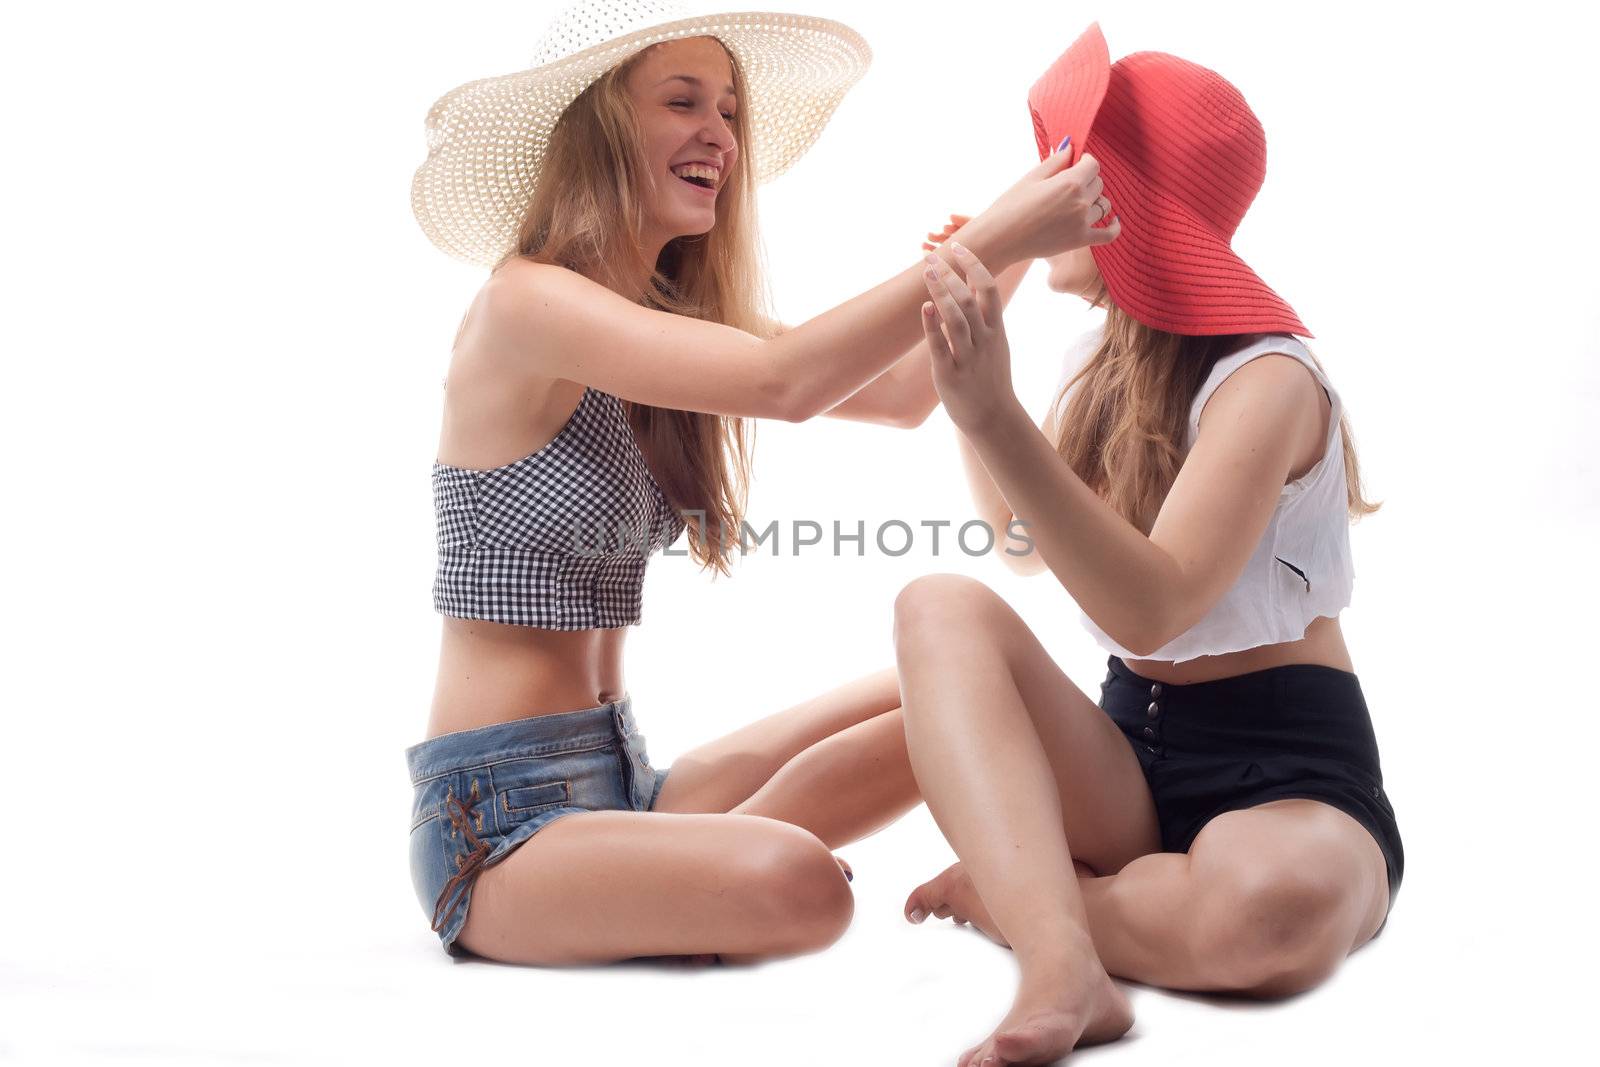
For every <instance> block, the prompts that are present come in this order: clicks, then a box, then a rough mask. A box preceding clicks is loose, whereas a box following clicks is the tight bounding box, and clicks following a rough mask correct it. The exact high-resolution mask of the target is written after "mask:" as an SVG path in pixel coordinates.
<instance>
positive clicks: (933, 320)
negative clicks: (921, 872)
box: [907, 303, 956, 923]
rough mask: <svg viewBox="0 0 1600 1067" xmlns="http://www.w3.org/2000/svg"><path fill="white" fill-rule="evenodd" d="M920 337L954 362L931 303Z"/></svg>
mask: <svg viewBox="0 0 1600 1067" xmlns="http://www.w3.org/2000/svg"><path fill="white" fill-rule="evenodd" d="M922 336H923V337H924V338H926V339H927V342H928V351H929V353H931V354H932V356H933V358H934V361H935V362H937V361H939V360H941V359H947V360H951V361H954V360H955V358H956V357H955V355H954V354H953V353H951V351H950V344H949V342H948V341H946V340H945V337H944V331H943V330H941V329H940V328H939V313H938V312H937V311H935V310H934V307H933V304H932V303H924V304H923V305H922ZM926 914H927V913H926V912H923V911H922V910H921V909H920V908H917V909H914V910H912V911H911V912H910V913H909V914H908V915H907V918H909V919H910V920H911V921H912V922H914V923H919V922H921V921H922V920H923V917H924V916H925V915H926Z"/></svg>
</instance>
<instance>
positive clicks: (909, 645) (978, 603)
mask: <svg viewBox="0 0 1600 1067" xmlns="http://www.w3.org/2000/svg"><path fill="white" fill-rule="evenodd" d="M998 599H999V598H998V597H997V596H996V595H995V593H994V591H993V590H991V589H990V588H989V587H988V586H986V585H984V584H983V583H982V582H980V581H978V580H977V579H974V578H968V577H966V576H964V575H960V574H927V575H924V576H922V577H921V578H917V579H915V580H913V581H912V582H911V583H910V584H908V585H907V586H906V587H905V588H904V589H902V590H900V595H899V596H897V597H895V601H894V642H895V648H896V650H897V651H900V652H905V651H908V650H911V649H913V648H914V647H915V646H916V645H917V644H918V643H919V642H922V641H925V640H927V639H929V638H938V637H939V636H941V635H943V634H945V633H947V632H948V631H949V630H951V629H953V628H958V627H959V628H963V629H965V630H967V631H968V632H969V634H970V630H971V626H972V621H973V619H974V618H975V617H977V616H979V615H981V614H982V613H983V612H984V611H986V610H987V609H989V608H990V607H991V606H992V605H993V604H994V603H995V602H996V601H997V600H998Z"/></svg>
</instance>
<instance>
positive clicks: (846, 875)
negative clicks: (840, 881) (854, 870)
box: [844, 871, 856, 882]
mask: <svg viewBox="0 0 1600 1067" xmlns="http://www.w3.org/2000/svg"><path fill="white" fill-rule="evenodd" d="M844 880H845V881H847V882H853V881H855V880H856V876H855V875H853V874H851V873H850V872H849V871H845V872H844Z"/></svg>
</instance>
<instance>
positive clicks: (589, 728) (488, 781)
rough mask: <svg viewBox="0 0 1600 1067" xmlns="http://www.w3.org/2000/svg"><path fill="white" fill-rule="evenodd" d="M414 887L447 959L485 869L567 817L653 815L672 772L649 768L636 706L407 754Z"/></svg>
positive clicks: (454, 737) (554, 718) (503, 727)
mask: <svg viewBox="0 0 1600 1067" xmlns="http://www.w3.org/2000/svg"><path fill="white" fill-rule="evenodd" d="M406 764H407V766H409V768H410V770H411V784H412V787H413V797H412V804H411V884H412V886H413V887H414V888H415V889H416V892H417V902H418V903H420V904H421V905H422V910H423V912H424V913H425V914H427V915H428V917H429V921H430V922H431V923H432V927H433V930H434V931H435V932H436V933H437V934H438V935H439V940H440V941H441V942H442V943H443V944H444V949H445V951H446V952H448V953H450V954H451V955H452V956H463V955H467V954H468V953H467V952H466V950H465V949H463V948H461V947H460V946H458V945H457V944H456V938H457V937H458V936H460V934H461V928H462V926H464V925H465V924H466V921H467V908H468V907H469V905H470V904H471V902H472V885H473V882H474V881H475V880H476V878H477V876H478V874H479V873H480V872H482V871H483V870H484V869H485V868H488V867H493V866H494V865H495V864H497V863H499V862H500V861H501V860H503V859H505V858H506V857H507V856H509V855H511V850H512V849H514V848H516V847H517V846H518V845H520V844H522V843H523V842H525V841H527V840H528V839H529V838H530V837H532V836H533V835H534V834H536V833H538V832H539V831H540V830H542V829H544V828H545V827H546V826H548V825H550V824H551V823H552V822H554V821H555V820H556V819H559V818H561V816H563V815H570V814H572V813H574V812H583V811H649V810H651V809H652V808H654V807H655V804H656V798H657V797H659V796H660V795H661V786H662V783H663V782H665V781H666V780H667V771H665V770H656V769H655V768H653V767H651V766H650V760H649V757H648V756H647V755H646V753H645V746H644V735H643V734H641V733H639V732H638V729H637V727H636V726H635V724H634V720H633V708H632V704H631V702H630V700H629V698H628V697H623V698H622V699H621V700H616V701H612V702H611V703H609V704H602V705H600V706H599V707H596V708H586V709H584V710H582V711H565V712H557V713H555V714H552V715H535V716H532V717H531V718H527V719H513V720H511V721H510V722H501V723H495V724H494V725H492V726H484V727H480V728H479V729H476V730H462V731H460V732H459V733H453V734H443V735H441V736H439V737H433V738H429V739H428V740H426V741H424V742H422V743H421V744H418V745H413V746H411V747H410V748H408V749H406Z"/></svg>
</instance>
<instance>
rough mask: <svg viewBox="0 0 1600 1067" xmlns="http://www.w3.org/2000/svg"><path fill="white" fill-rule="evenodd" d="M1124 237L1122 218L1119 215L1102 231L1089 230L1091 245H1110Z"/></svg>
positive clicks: (1101, 229) (1089, 242)
mask: <svg viewBox="0 0 1600 1067" xmlns="http://www.w3.org/2000/svg"><path fill="white" fill-rule="evenodd" d="M1121 235H1122V216H1120V215H1118V216H1117V217H1115V218H1113V219H1112V220H1111V221H1110V222H1109V223H1107V224H1106V225H1105V226H1104V227H1102V228H1100V229H1094V228H1091V229H1090V230H1089V240H1088V242H1087V243H1088V244H1090V245H1108V244H1110V243H1111V242H1112V241H1115V240H1116V239H1117V238H1118V237H1120V236H1121Z"/></svg>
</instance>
